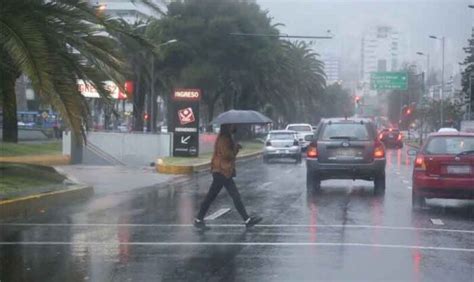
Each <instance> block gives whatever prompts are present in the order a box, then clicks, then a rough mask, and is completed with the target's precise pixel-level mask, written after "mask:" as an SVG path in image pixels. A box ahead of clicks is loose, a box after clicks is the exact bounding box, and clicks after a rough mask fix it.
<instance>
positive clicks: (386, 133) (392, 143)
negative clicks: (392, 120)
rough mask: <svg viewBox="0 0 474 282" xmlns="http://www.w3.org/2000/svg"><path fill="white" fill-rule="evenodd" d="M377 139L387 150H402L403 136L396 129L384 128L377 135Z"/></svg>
mask: <svg viewBox="0 0 474 282" xmlns="http://www.w3.org/2000/svg"><path fill="white" fill-rule="evenodd" d="M379 139H380V141H382V143H383V144H384V145H385V146H386V147H387V148H388V147H395V148H403V135H402V133H401V132H400V129H398V128H384V129H383V130H381V131H380V133H379Z"/></svg>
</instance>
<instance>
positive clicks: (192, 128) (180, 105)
mask: <svg viewBox="0 0 474 282" xmlns="http://www.w3.org/2000/svg"><path fill="white" fill-rule="evenodd" d="M200 99H201V91H200V90H199V89H175V91H174V92H173V96H172V101H173V110H172V111H173V119H172V121H173V123H172V127H171V131H173V132H174V134H173V139H174V140H173V156H175V157H197V156H198V155H199V100H200Z"/></svg>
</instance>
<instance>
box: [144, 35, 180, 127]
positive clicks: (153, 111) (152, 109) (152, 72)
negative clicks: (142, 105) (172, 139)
mask: <svg viewBox="0 0 474 282" xmlns="http://www.w3.org/2000/svg"><path fill="white" fill-rule="evenodd" d="M176 42H178V40H176V39H171V40H168V41H166V42H164V43H161V44H159V45H157V46H156V48H160V47H162V46H165V45H169V44H173V43H176ZM150 76H151V79H150V101H149V103H151V107H150V127H151V130H150V129H149V130H148V131H151V132H156V110H157V109H156V94H155V54H154V53H153V52H152V53H151V70H150Z"/></svg>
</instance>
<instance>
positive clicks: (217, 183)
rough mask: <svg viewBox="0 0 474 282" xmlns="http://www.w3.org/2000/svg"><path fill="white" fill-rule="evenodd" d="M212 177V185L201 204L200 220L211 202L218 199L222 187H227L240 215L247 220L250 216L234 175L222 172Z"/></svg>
mask: <svg viewBox="0 0 474 282" xmlns="http://www.w3.org/2000/svg"><path fill="white" fill-rule="evenodd" d="M212 179H213V180H212V184H211V187H210V188H209V192H207V195H206V199H204V202H202V204H201V209H200V210H199V213H198V216H197V218H198V219H200V220H203V219H204V216H205V215H206V213H207V211H208V210H209V207H210V206H211V203H212V202H213V201H214V200H215V199H216V197H217V195H218V194H219V192H220V191H221V189H222V187H225V189H226V190H227V193H229V195H230V196H231V197H232V200H233V201H234V205H235V208H236V209H237V211H238V212H239V214H240V216H242V218H243V220H247V219H248V218H249V216H248V214H247V211H246V210H245V207H244V204H243V203H242V199H241V198H240V194H239V191H238V190H237V187H236V186H235V182H234V179H232V177H231V178H226V177H225V176H224V175H222V174H220V173H213V174H212Z"/></svg>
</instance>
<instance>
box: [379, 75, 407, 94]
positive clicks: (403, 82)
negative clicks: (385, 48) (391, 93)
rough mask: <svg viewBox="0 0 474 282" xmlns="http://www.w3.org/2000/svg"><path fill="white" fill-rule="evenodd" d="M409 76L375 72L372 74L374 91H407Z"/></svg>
mask: <svg viewBox="0 0 474 282" xmlns="http://www.w3.org/2000/svg"><path fill="white" fill-rule="evenodd" d="M407 87H408V76H407V73H406V72H373V73H371V74H370V88H371V89H372V90H406V89H407Z"/></svg>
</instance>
